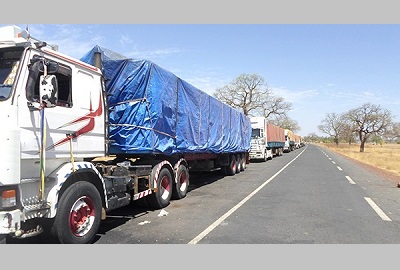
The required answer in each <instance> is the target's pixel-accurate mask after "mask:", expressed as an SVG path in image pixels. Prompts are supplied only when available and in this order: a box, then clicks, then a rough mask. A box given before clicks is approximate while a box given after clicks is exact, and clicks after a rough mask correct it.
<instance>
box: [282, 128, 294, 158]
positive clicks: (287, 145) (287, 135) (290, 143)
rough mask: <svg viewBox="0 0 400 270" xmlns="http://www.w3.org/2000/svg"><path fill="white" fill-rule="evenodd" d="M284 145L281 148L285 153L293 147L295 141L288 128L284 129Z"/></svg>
mask: <svg viewBox="0 0 400 270" xmlns="http://www.w3.org/2000/svg"><path fill="white" fill-rule="evenodd" d="M284 133H285V146H284V148H283V151H284V152H285V153H289V152H291V151H293V150H294V149H295V143H294V140H295V138H294V133H293V131H291V130H290V129H285V131H284Z"/></svg>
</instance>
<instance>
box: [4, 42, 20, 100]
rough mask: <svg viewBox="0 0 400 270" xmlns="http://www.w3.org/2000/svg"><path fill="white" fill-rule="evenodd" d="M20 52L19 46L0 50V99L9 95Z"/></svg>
mask: <svg viewBox="0 0 400 270" xmlns="http://www.w3.org/2000/svg"><path fill="white" fill-rule="evenodd" d="M22 52H23V48H19V47H13V48H7V49H1V50H0V101H2V100H6V99H8V98H9V97H10V95H11V89H12V87H13V84H14V79H15V76H16V74H17V70H18V66H19V61H20V58H21V55H22Z"/></svg>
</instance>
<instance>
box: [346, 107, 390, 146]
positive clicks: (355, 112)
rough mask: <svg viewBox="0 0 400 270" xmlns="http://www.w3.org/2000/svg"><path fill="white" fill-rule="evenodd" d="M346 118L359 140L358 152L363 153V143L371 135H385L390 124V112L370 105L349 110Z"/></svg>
mask: <svg viewBox="0 0 400 270" xmlns="http://www.w3.org/2000/svg"><path fill="white" fill-rule="evenodd" d="M346 117H347V118H348V119H349V120H350V122H351V123H353V127H354V131H355V132H356V133H357V135H358V138H359V139H360V152H364V150H365V143H366V142H367V140H368V138H369V137H370V136H371V135H372V134H375V135H380V134H383V133H385V131H386V130H387V129H388V128H389V127H390V126H391V123H392V114H391V113H390V111H388V110H386V109H383V108H381V107H380V106H379V105H374V104H371V103H365V104H363V105H362V106H360V107H358V108H356V109H352V110H350V111H349V112H348V113H347V114H346Z"/></svg>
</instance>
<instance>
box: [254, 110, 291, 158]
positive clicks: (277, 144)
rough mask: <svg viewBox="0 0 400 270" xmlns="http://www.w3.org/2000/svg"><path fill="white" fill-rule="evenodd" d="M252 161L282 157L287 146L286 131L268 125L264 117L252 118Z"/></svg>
mask: <svg viewBox="0 0 400 270" xmlns="http://www.w3.org/2000/svg"><path fill="white" fill-rule="evenodd" d="M250 121H251V128H252V133H251V145H250V153H249V157H250V160H262V161H267V160H269V159H272V158H273V157H276V156H281V155H282V153H283V148H284V146H285V134H284V129H282V128H281V127H278V126H275V125H273V124H271V123H268V120H267V119H266V118H264V117H259V116H256V117H251V118H250Z"/></svg>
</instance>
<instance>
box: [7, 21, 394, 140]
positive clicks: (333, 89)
mask: <svg viewBox="0 0 400 270" xmlns="http://www.w3.org/2000/svg"><path fill="white" fill-rule="evenodd" d="M16 25H18V26H20V27H21V28H26V26H27V24H16ZM1 26H3V25H1ZM28 27H29V31H30V33H31V35H32V36H33V37H35V38H37V39H40V40H43V41H46V42H48V43H50V44H57V45H58V46H59V51H60V52H63V53H66V54H68V55H71V56H73V57H76V58H81V57H82V56H83V55H84V54H85V53H86V52H88V51H89V50H90V49H91V48H92V47H93V46H95V45H99V46H101V47H105V48H107V49H110V50H113V51H116V52H118V53H120V54H123V55H125V56H128V57H132V58H139V59H147V60H151V61H153V62H154V63H156V64H158V65H159V66H161V67H163V68H165V69H167V70H170V71H171V72H173V73H174V74H175V75H177V76H178V77H180V78H182V79H183V80H185V81H187V82H189V83H191V84H192V85H194V86H196V87H197V88H199V89H201V90H203V91H205V92H207V93H209V94H212V93H213V92H214V91H215V90H216V89H217V88H220V87H222V86H224V85H226V84H228V83H230V82H231V81H233V80H234V79H235V78H236V77H237V76H239V75H240V74H243V73H246V74H253V73H255V74H258V75H260V76H262V77H264V78H265V80H266V82H267V83H268V86H269V88H270V89H271V90H272V91H273V93H274V94H275V95H276V96H281V97H284V98H285V100H286V101H288V102H291V103H292V104H293V109H292V110H291V111H290V112H289V116H290V117H291V118H292V119H294V120H296V121H297V122H298V123H299V125H300V127H301V130H300V131H298V132H297V133H298V134H300V135H303V136H306V135H308V134H310V133H312V132H315V133H317V134H319V135H323V134H321V133H320V132H319V131H318V129H317V126H318V125H319V124H320V123H321V121H322V120H323V119H324V117H325V115H326V114H327V113H331V112H336V113H342V112H345V111H347V110H349V109H353V108H356V107H358V106H361V105H362V104H363V103H366V102H372V103H374V104H378V105H381V106H382V107H383V108H385V109H388V110H390V111H391V112H392V113H393V115H394V116H395V117H394V120H395V121H396V122H399V121H400V109H399V108H400V95H399V94H398V93H399V90H400V74H399V71H400V53H399V48H400V25H399V24H393V25H391V24H92V25H90V24H29V25H28Z"/></svg>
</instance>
